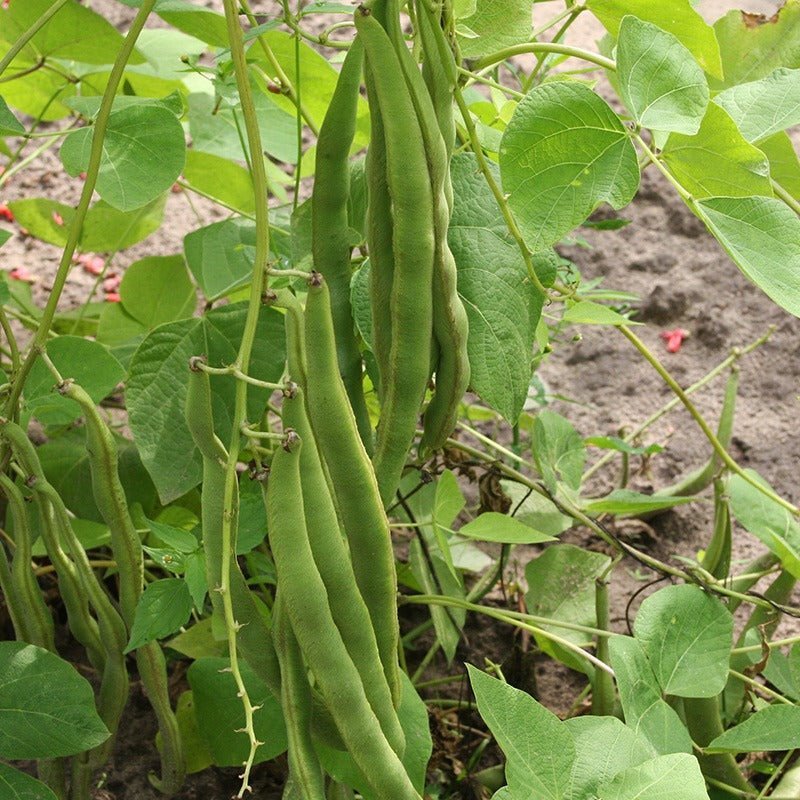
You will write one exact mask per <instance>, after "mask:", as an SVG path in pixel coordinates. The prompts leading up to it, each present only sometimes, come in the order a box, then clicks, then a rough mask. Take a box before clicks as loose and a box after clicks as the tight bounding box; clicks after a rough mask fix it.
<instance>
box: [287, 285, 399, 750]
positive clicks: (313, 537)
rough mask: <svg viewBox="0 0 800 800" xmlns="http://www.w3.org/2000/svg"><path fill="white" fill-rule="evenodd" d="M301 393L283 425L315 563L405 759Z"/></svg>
mask: <svg viewBox="0 0 800 800" xmlns="http://www.w3.org/2000/svg"><path fill="white" fill-rule="evenodd" d="M284 307H285V308H286V309H287V315H286V316H287V319H286V350H287V353H288V362H289V373H290V377H291V378H294V379H295V380H296V381H297V383H298V384H300V386H305V385H307V382H308V378H307V366H306V365H307V362H306V357H305V351H306V348H305V331H304V325H303V323H304V315H303V312H302V310H301V308H300V304H299V302H298V301H297V300H296V298H294V297H293V296H292V299H291V300H290V301H284ZM312 310H313V307H312ZM317 345H319V343H317ZM297 394H299V395H300V397H301V400H302V402H300V403H298V402H291V403H286V404H285V406H284V412H283V413H284V416H283V424H284V428H292V429H293V430H295V431H296V432H297V434H298V435H299V436H300V438H301V440H302V441H303V443H304V444H303V451H302V453H301V454H300V469H301V473H302V489H303V502H304V508H305V509H306V527H307V529H308V537H309V543H310V545H311V550H312V552H313V555H314V561H315V562H316V564H317V568H318V569H319V573H320V577H321V578H322V581H323V583H324V584H325V589H326V591H327V593H328V598H329V605H330V608H331V614H332V615H333V619H334V622H335V623H336V625H337V627H338V628H339V631H340V633H341V634H342V639H343V640H344V643H345V646H346V647H347V651H348V653H350V656H351V657H352V659H353V661H354V663H355V664H356V666H357V667H358V670H359V672H360V673H361V677H362V681H363V683H364V690H365V692H366V695H367V699H368V700H369V702H370V705H371V706H372V709H373V711H374V712H375V714H376V715H377V717H378V719H379V721H380V723H381V728H382V730H383V732H384V734H385V735H386V738H387V739H388V741H389V743H390V744H391V745H392V748H393V749H394V750H395V752H397V753H398V754H400V755H402V752H403V750H404V748H405V735H404V734H403V729H402V727H401V726H400V721H399V719H398V718H397V714H396V712H395V709H394V705H393V697H392V693H391V690H390V688H389V685H388V682H387V679H386V675H385V673H384V671H383V666H382V662H381V657H380V651H379V650H378V642H377V639H376V636H375V630H374V628H373V622H372V619H371V618H370V614H369V609H368V608H367V605H366V603H365V602H364V599H363V597H362V596H361V594H360V593H359V589H358V582H357V580H356V577H355V572H354V570H353V564H352V557H351V554H350V551H349V548H348V543H347V540H346V539H345V537H344V536H343V535H342V531H341V529H340V526H339V519H338V515H337V510H336V506H335V503H334V500H333V496H332V492H331V489H330V488H329V478H328V476H327V475H326V473H325V468H324V466H323V463H322V459H321V457H320V454H319V450H318V449H317V445H316V442H315V441H314V435H313V432H312V428H311V425H310V423H309V418H308V414H307V411H306V403H305V400H306V397H305V392H303V390H302V389H301V388H299V387H298V386H295V388H294V391H293V396H296V395H297ZM311 509H313V511H311Z"/></svg>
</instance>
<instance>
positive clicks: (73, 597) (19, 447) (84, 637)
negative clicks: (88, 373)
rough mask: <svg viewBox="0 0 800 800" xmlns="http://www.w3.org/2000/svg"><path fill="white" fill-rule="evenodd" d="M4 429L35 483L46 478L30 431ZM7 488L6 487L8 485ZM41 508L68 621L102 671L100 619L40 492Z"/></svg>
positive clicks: (3, 425)
mask: <svg viewBox="0 0 800 800" xmlns="http://www.w3.org/2000/svg"><path fill="white" fill-rule="evenodd" d="M0 432H1V433H2V436H3V438H4V439H5V440H6V441H7V442H8V443H9V445H10V446H11V450H12V453H13V455H14V458H15V459H16V461H17V462H18V464H19V465H20V467H21V469H22V471H23V472H24V473H25V475H26V476H28V480H29V481H31V482H40V481H43V480H45V477H44V472H43V471H42V469H41V465H40V464H39V459H38V457H37V456H36V451H35V449H34V446H33V444H32V443H31V441H30V439H28V434H27V433H25V431H24V430H22V428H20V426H19V425H17V424H16V423H15V422H11V421H9V420H2V421H0ZM4 488H5V486H4ZM33 498H34V502H35V503H36V506H37V509H38V511H39V517H40V521H41V534H42V540H43V541H44V545H45V549H46V550H47V556H48V558H49V559H50V562H51V563H52V564H53V567H54V568H55V572H56V575H57V576H58V588H59V594H60V596H61V599H62V600H63V601H64V607H65V609H66V611H67V623H68V625H69V629H70V631H71V632H72V635H73V636H74V637H75V638H76V639H77V641H78V642H80V644H82V645H83V646H84V647H85V648H86V652H87V654H88V656H89V660H90V662H91V663H92V666H94V667H95V669H97V670H98V671H99V672H102V671H103V669H104V668H105V662H106V657H105V651H104V649H103V645H102V643H101V641H100V632H99V630H98V627H97V620H96V619H95V618H94V617H93V616H92V615H91V613H90V612H89V601H88V599H87V597H86V594H85V592H84V591H83V586H82V584H81V580H80V578H79V576H78V572H77V569H76V567H75V565H74V564H73V562H72V559H71V558H70V557H69V555H67V553H66V552H65V550H64V548H63V547H62V544H61V540H60V538H59V536H58V534H57V531H56V529H55V528H54V524H53V519H52V514H51V512H50V507H49V504H48V503H47V502H46V500H45V499H44V498H43V497H41V496H40V495H39V494H38V493H34V495H33Z"/></svg>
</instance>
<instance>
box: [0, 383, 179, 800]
mask: <svg viewBox="0 0 800 800" xmlns="http://www.w3.org/2000/svg"><path fill="white" fill-rule="evenodd" d="M57 388H58V391H59V392H61V394H63V395H65V396H66V397H69V398H71V399H72V400H74V401H76V402H77V403H78V404H79V405H80V406H81V409H82V411H83V413H84V417H85V420H86V424H85V427H86V450H87V454H88V457H89V467H90V470H91V476H92V490H93V494H94V499H95V503H96V504H97V508H98V510H99V512H100V514H101V516H102V517H103V520H104V521H105V523H106V524H107V525H108V527H109V530H110V532H111V549H112V552H113V556H114V561H115V563H116V564H117V569H118V578H117V579H118V582H119V605H117V604H116V603H115V602H114V601H113V600H112V598H111V597H110V595H109V594H108V592H107V591H106V588H105V586H104V585H103V583H102V581H101V580H100V579H98V577H97V574H96V573H95V572H94V570H93V569H92V566H91V564H90V563H89V560H88V558H87V556H86V552H85V551H84V549H83V546H82V545H81V543H80V541H79V540H78V538H77V536H76V535H75V531H74V529H73V527H72V523H71V521H70V516H69V513H68V511H67V508H66V506H65V505H64V501H63V500H62V499H61V496H60V495H59V493H58V491H57V490H56V489H55V488H54V487H53V485H52V484H51V483H50V482H49V481H48V480H47V478H46V476H45V473H44V470H43V469H42V465H41V463H40V461H39V456H38V454H37V452H36V448H35V447H34V445H33V444H32V442H31V441H30V439H29V438H28V435H27V433H26V431H25V430H24V429H23V428H22V427H20V426H19V425H18V424H17V423H16V422H13V421H11V420H7V419H3V420H0V437H2V439H3V440H5V442H6V443H7V444H8V445H9V447H10V449H11V453H12V456H13V463H12V466H13V468H14V470H16V472H17V474H18V476H19V481H18V482H17V481H14V480H13V479H12V478H11V477H9V475H7V474H2V475H0V489H1V490H2V492H3V494H4V495H5V498H6V501H7V503H8V507H9V511H10V513H11V518H12V520H13V524H14V542H15V545H16V547H15V549H14V557H13V561H12V563H11V564H10V565H8V564H7V562H6V557H5V554H4V553H3V558H2V562H3V564H2V566H0V589H2V591H3V594H4V596H5V598H6V601H7V602H8V603H10V605H11V606H12V608H11V616H12V621H13V623H14V628H15V633H16V635H17V638H18V639H19V640H20V641H26V642H29V643H31V644H35V645H37V646H39V647H43V648H45V649H47V650H50V651H51V652H54V653H55V652H57V651H56V646H55V640H54V631H53V619H52V616H51V613H50V611H49V609H48V607H47V606H46V604H45V603H44V600H43V598H42V594H41V590H40V588H39V585H38V583H37V581H36V578H35V576H34V574H33V572H32V569H31V564H32V561H31V544H32V537H31V532H30V529H29V524H28V516H27V511H26V509H25V494H24V493H23V490H24V491H25V492H29V493H30V497H31V499H32V500H33V503H34V505H35V506H36V509H37V512H38V515H39V522H40V530H41V533H42V539H43V541H44V545H45V548H46V550H47V555H48V558H49V559H50V562H51V563H52V565H53V568H54V570H55V574H56V576H57V578H58V584H59V593H60V596H61V598H62V599H63V601H64V607H65V609H66V612H67V623H68V625H69V628H70V631H71V632H72V635H73V636H74V637H75V639H76V640H77V641H78V642H79V643H80V644H81V645H83V646H84V647H85V648H86V653H87V655H88V657H89V661H90V662H91V664H92V666H94V667H95V668H96V669H97V671H98V673H99V676H100V686H99V690H98V698H97V707H98V712H99V714H100V717H101V719H102V720H103V722H104V723H105V725H106V727H107V728H108V730H109V731H111V734H112V737H111V738H110V739H109V740H107V741H106V742H105V743H104V744H102V745H100V746H99V747H98V748H96V749H95V750H94V751H91V752H88V753H82V754H80V755H78V756H76V757H74V758H73V760H72V765H71V769H69V770H68V769H67V766H68V765H67V764H66V759H61V760H57V761H44V762H40V764H39V775H40V777H41V778H42V780H44V781H45V782H46V783H47V784H48V785H49V786H50V787H51V789H52V790H53V792H54V793H55V794H56V796H57V797H58V798H59V800H66V798H67V797H69V798H70V800H85V798H88V797H89V794H90V786H91V780H92V776H93V773H94V770H95V769H97V768H98V767H100V766H102V765H103V764H104V763H105V762H106V761H107V759H108V755H109V753H110V750H111V748H112V746H113V741H114V734H115V733H116V731H117V729H118V727H119V723H120V719H121V717H122V713H123V711H124V710H125V706H126V704H127V702H128V696H129V684H130V679H129V675H128V669H127V663H126V658H125V651H126V645H127V642H128V639H129V637H130V629H131V626H132V624H133V618H134V612H135V609H136V605H137V603H138V601H139V598H140V596H141V594H142V590H143V585H144V560H143V553H142V545H141V540H140V538H139V534H138V533H137V531H136V528H135V526H134V524H133V521H132V519H131V515H130V510H129V508H128V503H127V500H126V498H125V492H124V490H123V487H122V483H121V481H120V478H119V470H118V457H117V446H116V442H115V441H114V437H113V435H112V433H111V431H110V430H109V428H108V426H107V425H106V422H105V420H104V419H103V417H102V416H101V415H100V413H99V412H98V410H97V408H96V406H95V404H94V401H93V400H92V399H91V397H89V395H88V394H87V393H86V392H85V391H84V390H83V389H82V388H81V387H80V386H78V385H77V384H76V383H74V382H73V381H64V382H63V383H61V384H59V386H58V387H57ZM17 605H18V606H19V608H16V606H17ZM135 654H136V666H137V669H138V672H139V677H140V679H141V681H142V685H143V686H144V689H145V691H146V692H147V696H148V698H149V700H150V703H151V705H152V707H153V710H154V713H155V715H156V718H157V720H158V725H159V730H160V733H161V737H162V775H161V780H160V781H155V783H156V784H157V785H158V787H159V788H160V789H161V790H162V791H164V792H165V793H166V794H174V793H175V792H176V791H177V790H178V789H179V788H180V786H181V784H182V783H183V777H184V773H185V767H184V757H183V752H182V744H181V739H180V735H179V731H178V724H177V721H176V718H175V715H174V712H173V710H172V707H171V705H170V699H169V692H168V683H167V672H166V665H165V661H164V655H163V653H162V651H161V647H160V645H159V644H158V643H157V642H149V643H147V644H145V645H142V646H141V647H140V648H138V649H137V650H136V653H135ZM68 773H69V774H68Z"/></svg>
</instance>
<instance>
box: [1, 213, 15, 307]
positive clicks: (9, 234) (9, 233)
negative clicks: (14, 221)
mask: <svg viewBox="0 0 800 800" xmlns="http://www.w3.org/2000/svg"><path fill="white" fill-rule="evenodd" d="M13 235H14V234H13V232H12V231H7V230H6V229H5V228H0V247H2V246H3V245H4V244H5V243H6V242H7V241H8V240H9V239H10V238H11V237H12V236H13ZM9 300H10V297H9ZM7 302H9V301H8V300H5V299H3V300H2V301H0V305H5V304H6V303H7Z"/></svg>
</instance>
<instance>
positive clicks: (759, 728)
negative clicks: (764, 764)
mask: <svg viewBox="0 0 800 800" xmlns="http://www.w3.org/2000/svg"><path fill="white" fill-rule="evenodd" d="M798 742H800V707H798V706H793V705H784V704H777V703H776V704H775V705H772V706H767V707H766V708H762V709H761V710H760V711H757V712H756V713H755V714H751V715H750V716H749V717H748V718H747V719H746V720H745V721H744V722H742V723H740V724H739V725H735V726H734V727H733V728H728V730H727V731H725V732H724V733H723V734H721V735H720V736H717V738H716V739H714V740H713V741H712V742H711V743H710V744H709V745H708V746H707V747H705V748H703V749H704V750H705V751H706V752H707V753H760V752H762V751H764V750H793V749H794V748H795V747H797V743H798Z"/></svg>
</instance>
